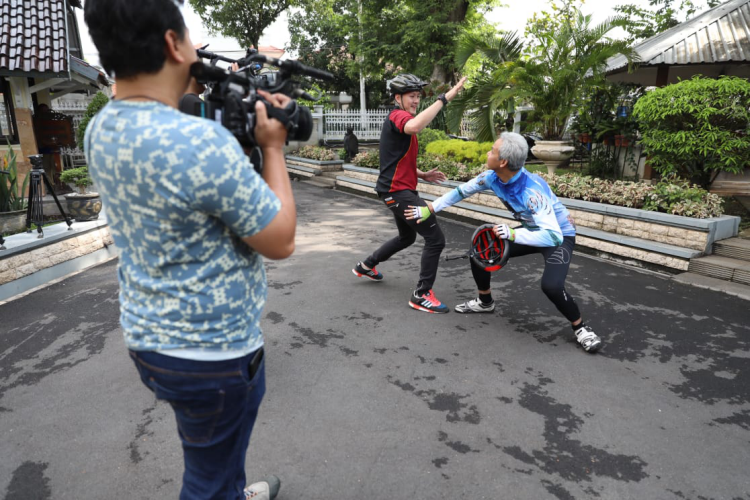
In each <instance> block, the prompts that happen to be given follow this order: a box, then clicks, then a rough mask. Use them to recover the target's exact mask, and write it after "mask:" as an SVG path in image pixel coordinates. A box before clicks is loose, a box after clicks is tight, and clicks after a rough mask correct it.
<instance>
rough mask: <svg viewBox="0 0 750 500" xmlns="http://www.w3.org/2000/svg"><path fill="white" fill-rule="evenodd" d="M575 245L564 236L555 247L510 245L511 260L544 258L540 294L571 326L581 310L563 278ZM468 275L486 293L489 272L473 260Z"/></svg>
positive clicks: (574, 240)
mask: <svg viewBox="0 0 750 500" xmlns="http://www.w3.org/2000/svg"><path fill="white" fill-rule="evenodd" d="M575 245H576V238H575V236H565V237H563V242H562V244H561V245H560V246H557V247H532V246H529V245H521V244H518V243H515V242H513V241H511V242H510V258H511V259H512V258H513V257H521V256H522V255H529V254H532V253H540V254H542V255H543V256H544V273H543V274H542V291H543V292H544V294H545V295H546V296H547V298H549V300H551V301H552V303H553V304H555V307H557V310H558V311H560V312H561V313H562V315H563V316H565V317H566V318H567V319H568V321H570V322H571V323H572V322H573V321H576V320H578V319H579V318H580V317H581V311H580V310H579V309H578V305H577V304H576V301H575V300H574V299H573V297H571V296H570V295H569V294H568V292H566V291H565V278H567V277H568V269H569V268H570V260H571V259H572V258H573V248H574V247H575ZM501 272H502V271H501ZM471 274H473V275H474V281H475V282H476V284H477V289H479V290H489V288H490V279H491V276H492V274H491V273H490V272H489V271H485V270H484V269H482V268H480V267H479V266H477V265H476V264H474V262H473V261H472V262H471Z"/></svg>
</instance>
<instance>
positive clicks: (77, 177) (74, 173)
mask: <svg viewBox="0 0 750 500" xmlns="http://www.w3.org/2000/svg"><path fill="white" fill-rule="evenodd" d="M60 182H64V183H65V184H75V186H76V187H77V188H78V191H79V192H80V193H81V194H85V193H86V188H87V187H89V186H91V185H92V184H94V181H93V180H91V176H90V175H89V168H88V167H87V166H83V167H78V168H69V169H68V170H63V171H62V173H61V174H60Z"/></svg>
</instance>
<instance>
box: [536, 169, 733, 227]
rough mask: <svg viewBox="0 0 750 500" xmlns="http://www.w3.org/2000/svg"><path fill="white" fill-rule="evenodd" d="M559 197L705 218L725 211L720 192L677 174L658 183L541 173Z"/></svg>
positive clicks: (716, 215)
mask: <svg viewBox="0 0 750 500" xmlns="http://www.w3.org/2000/svg"><path fill="white" fill-rule="evenodd" d="M539 175H540V176H541V177H542V178H544V180H546V181H547V184H549V187H550V188H551V189H552V191H553V192H554V193H555V194H556V195H557V196H560V197H564V198H572V199H577V200H586V201H594V202H598V203H605V204H609V205H617V206H620V207H632V208H641V209H643V210H651V211H655V212H664V213H670V214H674V215H682V216H685V217H694V218H698V219H704V218H708V217H718V216H720V215H721V214H722V199H721V197H720V196H717V195H715V194H712V193H709V192H707V191H706V190H705V189H702V188H700V187H699V186H696V185H691V184H690V183H689V182H688V181H685V180H682V179H678V178H675V177H672V178H669V179H665V180H663V181H661V182H660V183H659V184H656V185H650V184H646V183H643V182H630V181H609V180H605V179H598V178H595V177H589V176H580V175H574V174H563V175H555V176H552V177H550V176H548V175H546V174H539Z"/></svg>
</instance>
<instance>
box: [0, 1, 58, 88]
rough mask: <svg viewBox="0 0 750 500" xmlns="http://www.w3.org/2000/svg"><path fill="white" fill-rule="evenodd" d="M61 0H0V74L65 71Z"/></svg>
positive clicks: (56, 72) (54, 73)
mask: <svg viewBox="0 0 750 500" xmlns="http://www.w3.org/2000/svg"><path fill="white" fill-rule="evenodd" d="M66 28H67V25H66V16H65V0H42V1H39V0H0V74H5V75H8V74H16V75H19V76H20V75H22V74H24V73H32V74H40V73H42V74H49V75H50V76H55V75H59V76H62V75H65V76H67V75H68V71H69V67H68V49H67V47H68V43H67V36H66Z"/></svg>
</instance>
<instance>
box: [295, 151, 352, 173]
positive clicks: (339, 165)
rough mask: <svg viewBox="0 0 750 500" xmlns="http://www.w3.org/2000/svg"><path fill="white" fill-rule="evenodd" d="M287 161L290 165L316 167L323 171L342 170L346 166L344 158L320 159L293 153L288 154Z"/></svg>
mask: <svg viewBox="0 0 750 500" xmlns="http://www.w3.org/2000/svg"><path fill="white" fill-rule="evenodd" d="M286 163H287V165H290V166H302V167H308V168H314V169H316V170H320V171H321V172H336V171H341V170H343V167H344V160H327V161H319V160H311V159H309V158H301V157H299V156H292V155H286Z"/></svg>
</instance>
